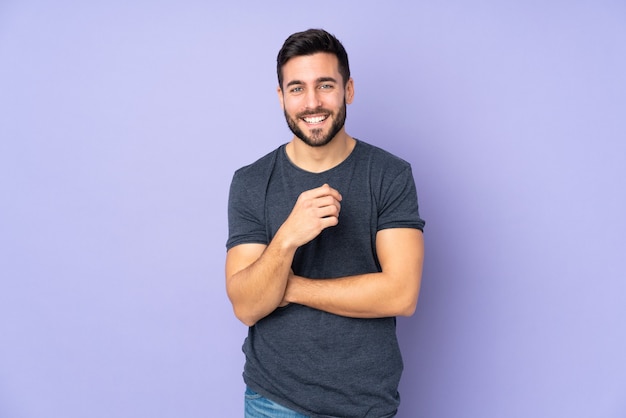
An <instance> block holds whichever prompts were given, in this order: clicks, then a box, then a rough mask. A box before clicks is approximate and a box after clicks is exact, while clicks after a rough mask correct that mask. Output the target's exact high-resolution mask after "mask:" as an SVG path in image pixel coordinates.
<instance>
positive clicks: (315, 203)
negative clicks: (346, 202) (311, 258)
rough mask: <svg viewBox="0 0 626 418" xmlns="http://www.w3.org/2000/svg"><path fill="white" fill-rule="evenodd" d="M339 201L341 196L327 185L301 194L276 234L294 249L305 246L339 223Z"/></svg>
mask: <svg viewBox="0 0 626 418" xmlns="http://www.w3.org/2000/svg"><path fill="white" fill-rule="evenodd" d="M341 199H342V198H341V194H340V193H339V192H338V191H337V190H335V189H333V188H332V187H330V186H329V185H328V184H324V185H323V186H321V187H317V188H315V189H311V190H307V191H305V192H302V193H301V194H300V196H298V200H297V201H296V204H295V205H294V207H293V209H292V210H291V213H290V214H289V216H288V217H287V220H285V222H284V223H283V224H282V226H281V227H280V229H279V231H278V233H280V234H281V235H283V239H284V241H285V242H286V243H288V244H289V245H290V246H292V247H294V248H297V247H300V246H302V245H304V244H306V243H307V242H309V241H311V240H312V239H314V238H315V237H317V236H318V235H319V234H320V233H321V232H322V231H323V230H324V229H326V228H328V227H331V226H335V225H337V223H339V211H340V210H341V203H340V202H341Z"/></svg>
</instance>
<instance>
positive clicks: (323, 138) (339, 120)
mask: <svg viewBox="0 0 626 418" xmlns="http://www.w3.org/2000/svg"><path fill="white" fill-rule="evenodd" d="M284 113H285V119H286V120H287V125H288V126H289V129H290V130H291V132H293V134H294V135H295V136H296V137H298V138H300V139H301V140H302V142H304V143H305V144H307V145H308V146H311V147H323V146H324V145H326V144H328V143H330V141H332V140H333V138H334V137H335V136H336V135H337V134H338V133H339V131H341V128H343V126H344V124H345V123H346V102H345V101H344V102H343V106H342V107H341V108H340V109H339V113H337V115H336V117H335V118H334V120H333V124H332V125H331V127H330V130H329V131H328V133H327V134H326V135H324V131H323V130H322V129H311V134H310V135H307V134H305V133H304V131H303V130H302V129H300V127H299V126H298V123H297V122H296V121H297V120H299V119H302V118H303V117H306V116H307V115H319V114H324V113H325V114H327V115H328V117H330V116H331V115H332V114H333V113H332V112H330V111H329V110H327V109H323V108H317V109H315V110H310V111H307V112H302V113H298V114H297V115H296V119H293V118H291V116H289V115H288V114H287V111H284Z"/></svg>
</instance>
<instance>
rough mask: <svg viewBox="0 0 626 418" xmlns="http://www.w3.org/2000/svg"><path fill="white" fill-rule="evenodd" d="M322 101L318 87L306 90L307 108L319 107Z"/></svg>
mask: <svg viewBox="0 0 626 418" xmlns="http://www.w3.org/2000/svg"><path fill="white" fill-rule="evenodd" d="M321 104H322V103H321V101H320V98H319V92H318V90H317V89H311V90H308V91H307V92H306V97H305V99H304V106H305V108H306V109H317V108H318V107H321Z"/></svg>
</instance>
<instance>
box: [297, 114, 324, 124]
mask: <svg viewBox="0 0 626 418" xmlns="http://www.w3.org/2000/svg"><path fill="white" fill-rule="evenodd" d="M326 119H328V115H323V116H305V117H303V118H302V120H303V121H305V122H306V123H309V124H315V123H322V122H324V121H325V120H326Z"/></svg>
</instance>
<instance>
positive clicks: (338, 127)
mask: <svg viewBox="0 0 626 418" xmlns="http://www.w3.org/2000/svg"><path fill="white" fill-rule="evenodd" d="M282 73H283V86H279V88H278V97H279V99H280V103H281V106H282V108H283V111H284V113H285V119H286V120H287V125H289V129H291V131H292V132H293V134H294V135H295V136H296V137H297V138H299V139H301V140H302V141H303V142H304V143H305V144H307V145H309V146H312V147H321V146H324V145H326V144H328V143H329V142H330V141H332V140H333V139H334V138H335V137H336V136H337V134H339V133H342V132H343V129H344V124H345V121H346V105H347V104H350V103H352V99H353V97H354V84H353V81H352V79H349V80H348V82H347V83H345V85H344V81H343V78H342V76H341V74H340V73H339V65H338V60H337V57H336V56H335V55H334V54H329V53H324V52H320V53H316V54H313V55H302V56H296V57H293V58H291V59H290V60H289V61H287V62H286V63H285V65H284V66H283V67H282Z"/></svg>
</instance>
